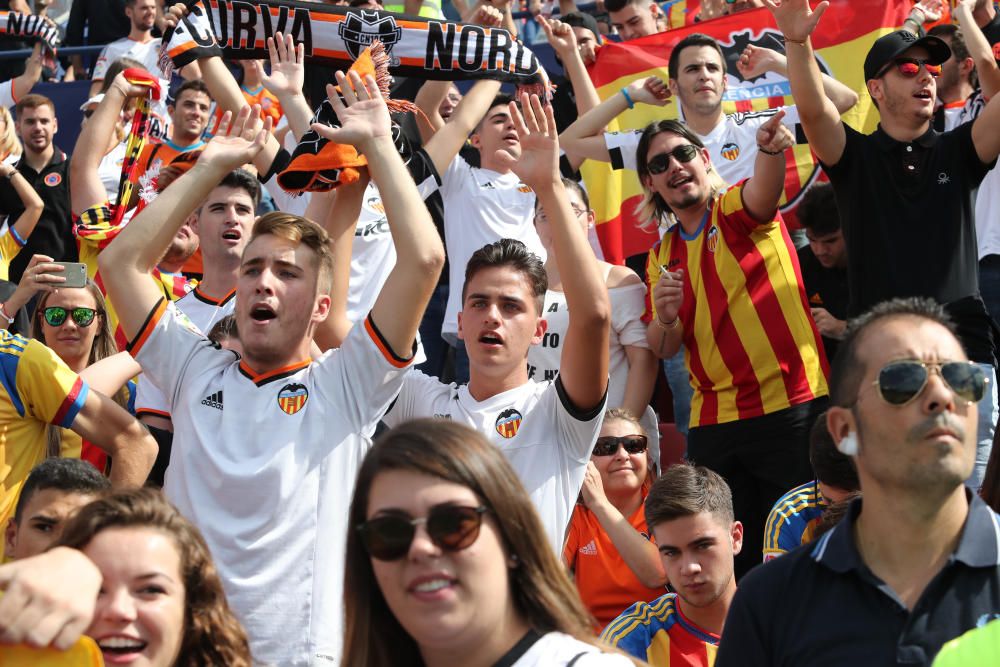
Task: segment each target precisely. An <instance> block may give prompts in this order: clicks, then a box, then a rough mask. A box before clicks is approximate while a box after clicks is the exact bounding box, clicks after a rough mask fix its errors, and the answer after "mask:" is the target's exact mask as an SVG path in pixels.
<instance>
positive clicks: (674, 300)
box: [653, 269, 684, 324]
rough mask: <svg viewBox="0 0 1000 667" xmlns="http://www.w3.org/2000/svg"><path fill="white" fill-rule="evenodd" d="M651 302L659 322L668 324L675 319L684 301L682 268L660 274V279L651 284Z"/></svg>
mask: <svg viewBox="0 0 1000 667" xmlns="http://www.w3.org/2000/svg"><path fill="white" fill-rule="evenodd" d="M653 303H654V304H655V305H656V317H658V318H659V319H660V322H661V323H663V324H670V323H672V322H674V321H676V320H677V314H678V313H680V312H681V305H682V304H683V303H684V269H678V270H677V271H664V272H663V273H661V274H660V279H659V280H657V281H656V285H654V286H653Z"/></svg>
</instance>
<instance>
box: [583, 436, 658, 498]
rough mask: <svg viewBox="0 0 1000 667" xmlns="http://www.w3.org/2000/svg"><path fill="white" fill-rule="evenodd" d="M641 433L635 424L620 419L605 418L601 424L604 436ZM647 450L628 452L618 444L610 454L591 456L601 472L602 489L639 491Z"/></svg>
mask: <svg viewBox="0 0 1000 667" xmlns="http://www.w3.org/2000/svg"><path fill="white" fill-rule="evenodd" d="M628 435H641V433H640V431H639V429H638V428H636V426H635V424H632V423H630V422H627V421H623V420H621V419H607V420H605V421H604V424H603V425H601V434H600V436H598V437H604V436H616V437H622V436H628ZM646 454H647V452H639V453H638V454H629V453H628V452H627V451H625V447H623V446H622V445H620V444H619V446H618V449H617V450H616V451H615V453H614V454H612V455H610V456H591V457H590V460H591V461H593V462H594V465H595V466H596V467H597V470H598V471H599V472H600V473H601V482H602V483H603V484H604V490H605V491H606V492H610V493H615V492H617V493H623V492H628V491H634V492H639V490H640V489H641V488H642V483H643V482H644V481H645V480H646V470H647V467H648V459H647V458H646Z"/></svg>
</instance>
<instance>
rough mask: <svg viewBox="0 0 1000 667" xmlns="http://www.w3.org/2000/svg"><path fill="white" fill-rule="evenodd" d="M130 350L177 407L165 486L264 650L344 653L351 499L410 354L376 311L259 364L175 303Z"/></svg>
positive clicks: (257, 651) (323, 656)
mask: <svg viewBox="0 0 1000 667" xmlns="http://www.w3.org/2000/svg"><path fill="white" fill-rule="evenodd" d="M130 351H131V352H132V354H133V356H135V358H136V360H137V361H138V362H139V364H140V365H142V367H143V369H144V371H145V372H146V373H148V374H149V375H150V376H152V378H153V380H154V381H155V382H156V383H157V385H159V386H160V387H161V388H162V389H163V391H164V395H165V396H166V397H167V402H168V408H169V410H170V412H171V415H172V417H173V424H174V445H173V449H172V451H171V456H170V468H169V470H168V472H167V477H166V484H165V486H164V491H165V492H166V494H167V497H168V498H169V499H170V501H171V502H173V503H174V504H175V505H176V506H177V507H178V509H179V510H180V511H181V513H182V514H184V516H186V517H187V518H188V519H189V520H191V521H192V522H193V523H194V524H195V525H196V526H197V527H198V528H199V529H200V530H201V532H202V534H203V535H204V536H205V540H206V542H207V543H208V546H209V548H210V549H211V551H212V556H213V558H214V560H215V564H216V566H217V567H218V569H219V574H220V576H221V578H222V581H223V585H224V587H225V590H226V595H227V596H228V598H229V603H230V604H231V605H232V607H233V609H234V610H235V612H236V614H237V616H238V617H239V619H240V621H241V622H242V623H243V625H244V627H245V628H246V630H247V634H248V635H249V637H250V647H251V650H252V652H253V655H254V658H255V660H256V661H257V662H261V663H272V664H275V665H282V666H283V667H284V666H286V665H293V666H300V665H301V666H305V665H313V664H328V663H332V664H336V661H337V660H338V659H339V655H340V646H341V642H342V637H341V635H342V632H343V627H342V618H341V617H342V609H341V607H342V605H343V578H344V569H343V567H344V549H345V540H346V534H347V528H348V527H347V526H346V525H345V520H346V517H347V508H348V506H349V505H350V501H351V496H352V493H353V490H354V480H355V476H356V475H357V472H358V469H359V467H360V465H361V461H362V459H363V457H364V455H365V453H366V452H367V450H368V448H369V447H370V441H369V440H368V437H370V436H371V434H372V432H373V431H374V429H375V425H376V424H377V423H378V420H379V417H380V416H381V415H382V414H384V413H385V411H386V410H387V409H388V407H389V405H390V403H391V402H392V400H393V398H394V397H395V396H396V393H397V392H398V391H399V388H400V385H401V384H402V380H403V375H404V370H405V369H406V368H407V367H408V365H409V361H407V360H403V359H399V358H397V357H395V356H394V355H393V354H392V353H391V351H390V348H389V347H388V345H387V344H386V343H385V342H384V341H383V340H382V337H381V335H380V334H379V333H378V330H377V329H376V328H375V325H374V324H373V323H372V321H371V318H368V319H366V320H365V323H364V325H362V326H356V327H354V328H353V329H352V330H351V333H350V334H349V335H348V336H347V338H346V339H345V340H344V343H343V345H342V346H341V347H340V348H339V349H338V350H331V351H330V352H328V353H326V354H325V355H323V356H322V357H321V358H320V359H319V360H317V361H311V360H309V359H306V360H303V361H302V362H301V363H299V364H296V365H292V366H289V367H286V368H283V369H280V370H278V371H274V372H271V373H266V374H263V375H259V374H257V373H255V372H254V371H253V369H251V368H249V367H248V366H247V364H246V363H245V362H242V361H241V360H240V358H239V357H238V355H236V354H235V353H234V352H231V351H228V350H222V349H220V348H218V347H216V346H215V345H214V344H212V343H211V342H209V341H208V340H207V339H206V338H205V337H204V336H202V335H201V334H200V333H199V332H198V331H197V329H196V328H195V327H194V325H192V324H191V323H190V322H189V321H188V320H187V318H186V317H185V316H184V315H183V314H182V313H180V311H178V310H177V309H176V308H175V307H174V306H173V305H172V304H167V303H166V301H161V302H160V303H159V304H158V305H157V307H156V308H155V309H154V310H153V312H152V313H151V314H150V316H149V319H148V321H147V322H146V324H145V325H144V326H143V328H142V330H141V331H140V332H139V334H138V335H137V336H136V338H135V339H134V341H133V342H132V344H131V345H130Z"/></svg>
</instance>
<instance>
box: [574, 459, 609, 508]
mask: <svg viewBox="0 0 1000 667" xmlns="http://www.w3.org/2000/svg"><path fill="white" fill-rule="evenodd" d="M580 495H581V496H583V504H584V505H586V506H587V509H589V510H591V511H593V509H594V507H596V506H597V505H599V504H601V503H603V502H607V500H608V496H607V494H605V492H604V481H603V480H602V479H601V473H600V471H599V470H598V469H597V466H595V465H594V462H593V461H591V462H590V463H588V464H587V472H586V473H585V474H584V476H583V486H582V487H581V488H580Z"/></svg>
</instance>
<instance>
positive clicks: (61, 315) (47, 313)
mask: <svg viewBox="0 0 1000 667" xmlns="http://www.w3.org/2000/svg"><path fill="white" fill-rule="evenodd" d="M42 315H43V316H44V317H45V321H46V322H48V324H49V326H51V327H61V326H62V324H63V322H65V321H66V316H67V315H68V316H70V317H72V318H73V321H74V322H76V325H77V326H78V327H89V326H90V323H91V322H93V321H94V318H95V317H96V316H97V311H96V310H94V309H93V308H74V309H72V310H66V309H65V308H63V307H62V306H49V307H48V308H46V309H45V310H43V311H42Z"/></svg>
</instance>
